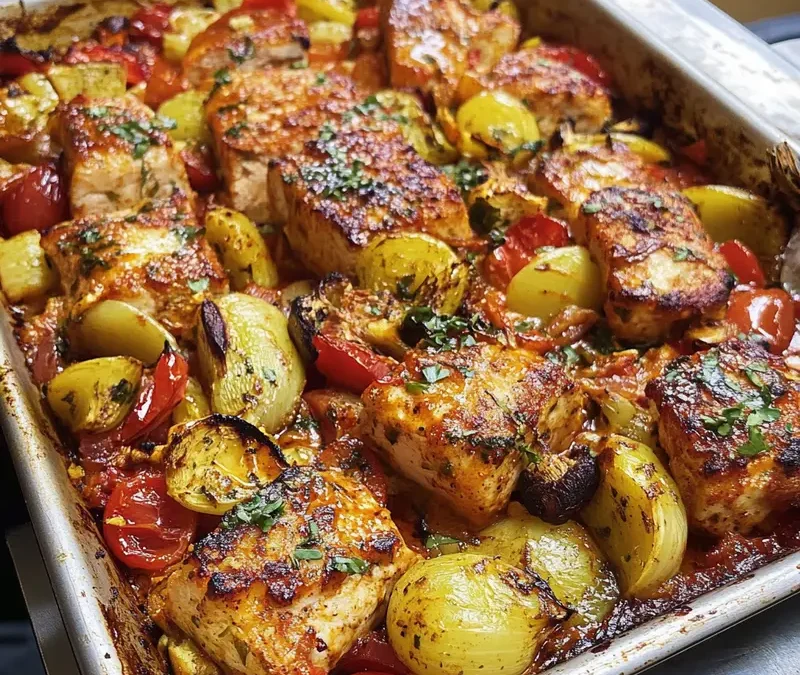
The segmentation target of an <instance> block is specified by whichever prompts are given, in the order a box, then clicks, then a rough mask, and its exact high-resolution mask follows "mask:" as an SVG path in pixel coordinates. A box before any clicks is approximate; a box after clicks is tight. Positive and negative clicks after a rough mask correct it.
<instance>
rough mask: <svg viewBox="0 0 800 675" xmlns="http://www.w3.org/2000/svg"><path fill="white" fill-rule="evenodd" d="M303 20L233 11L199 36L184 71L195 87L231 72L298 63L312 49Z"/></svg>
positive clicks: (278, 13) (276, 13) (279, 13)
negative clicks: (292, 62)
mask: <svg viewBox="0 0 800 675" xmlns="http://www.w3.org/2000/svg"><path fill="white" fill-rule="evenodd" d="M309 44H310V42H309V37H308V28H307V27H306V24H305V22H304V21H302V20H300V19H298V18H295V17H293V16H290V15H289V14H288V13H287V12H284V11H280V10H272V9H266V10H252V9H246V8H240V9H234V10H233V11H230V12H228V13H227V14H224V15H223V16H222V17H221V18H219V19H218V20H217V21H215V22H214V23H212V24H211V25H210V26H209V27H208V28H207V29H206V30H204V31H203V32H202V33H200V35H198V36H197V37H196V38H195V39H194V40H193V41H192V44H191V45H190V46H189V50H188V51H187V52H186V55H185V56H184V57H183V71H184V73H185V74H186V77H187V78H188V79H189V82H191V83H192V84H194V85H199V84H203V83H204V81H206V80H210V79H211V78H214V80H215V83H218V82H216V81H217V80H219V81H223V82H224V80H225V79H227V76H228V75H229V73H228V69H230V70H233V69H236V70H238V71H240V72H244V71H257V70H264V69H265V68H267V67H268V66H270V65H271V64H275V63H286V62H290V61H298V60H300V59H302V58H303V57H304V56H305V52H306V50H307V49H308V47H309Z"/></svg>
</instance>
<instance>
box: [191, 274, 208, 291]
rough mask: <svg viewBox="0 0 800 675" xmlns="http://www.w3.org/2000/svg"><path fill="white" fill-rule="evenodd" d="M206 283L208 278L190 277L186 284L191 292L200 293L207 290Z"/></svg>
mask: <svg viewBox="0 0 800 675" xmlns="http://www.w3.org/2000/svg"><path fill="white" fill-rule="evenodd" d="M208 283H209V281H208V278H207V277H203V278H202V279H191V280H190V281H189V282H188V283H187V284H186V285H187V286H188V287H189V290H190V291H192V293H202V292H203V291H207V290H208Z"/></svg>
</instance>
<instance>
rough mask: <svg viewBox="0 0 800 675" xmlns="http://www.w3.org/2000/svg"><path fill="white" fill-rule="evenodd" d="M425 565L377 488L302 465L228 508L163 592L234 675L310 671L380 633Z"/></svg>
mask: <svg viewBox="0 0 800 675" xmlns="http://www.w3.org/2000/svg"><path fill="white" fill-rule="evenodd" d="M242 509H244V511H242ZM237 513H242V514H245V517H244V518H240V517H238V516H237ZM243 521H246V522H243ZM416 559H417V556H416V554H414V553H413V552H412V551H411V550H410V549H408V548H407V547H406V546H405V544H404V542H403V539H402V537H401V535H400V533H399V532H398V530H397V528H396V527H395V525H394V523H393V522H392V520H391V518H390V516H389V512H388V511H387V510H386V509H384V508H383V507H381V506H379V505H378V503H377V502H376V501H375V498H374V497H373V496H372V494H371V493H370V492H369V490H367V489H366V488H365V487H362V486H361V485H359V484H358V483H356V482H355V481H354V480H353V479H351V478H349V477H348V476H346V475H345V474H344V473H342V472H341V471H338V470H336V469H331V470H328V471H319V472H317V471H314V470H311V469H308V468H300V467H296V468H292V469H287V470H286V471H284V472H283V474H281V476H280V477H279V478H278V479H277V480H276V481H274V482H273V483H271V484H270V485H269V486H268V487H267V488H265V489H264V490H263V491H262V492H261V493H259V494H258V495H257V496H256V497H255V498H254V501H253V502H251V503H249V504H246V505H243V506H239V507H236V509H234V510H233V511H232V512H230V513H229V514H228V515H227V516H226V517H225V519H224V520H223V523H222V525H221V527H219V528H218V529H217V530H215V531H214V532H212V533H211V534H210V535H208V536H207V537H205V538H204V539H202V540H201V541H199V542H198V543H197V544H196V545H195V548H194V551H193V552H192V554H191V555H190V556H189V557H188V558H187V559H186V560H185V561H184V563H183V564H181V565H180V566H179V567H178V568H177V569H176V570H175V571H174V572H173V573H172V574H171V575H170V576H169V578H168V580H167V582H166V584H165V585H164V587H163V588H162V589H160V590H159V593H160V595H161V598H160V599H161V600H163V602H164V606H163V613H164V614H165V615H166V617H167V618H168V619H169V620H170V621H172V622H173V623H174V624H176V625H177V626H178V627H179V628H180V629H181V630H182V631H183V632H184V633H186V634H187V635H188V636H189V637H191V638H192V639H193V640H194V641H195V642H196V643H197V644H198V645H199V646H200V647H201V648H202V649H203V650H204V651H205V652H206V653H208V654H209V656H211V657H212V658H213V659H214V660H215V661H216V662H217V663H219V664H221V665H222V666H224V667H225V668H226V672H231V673H241V674H242V675H245V674H246V675H300V674H306V675H311V674H312V673H321V672H328V671H329V670H330V669H331V668H332V667H333V666H334V665H335V664H336V662H337V661H338V660H339V658H340V657H341V656H342V655H343V654H344V653H345V652H346V651H347V650H348V649H350V647H351V646H352V645H353V644H354V643H355V641H356V640H357V639H358V638H359V637H361V636H363V635H364V634H365V633H366V632H367V631H368V630H369V629H370V628H371V627H372V624H373V623H374V622H375V621H376V620H377V619H378V618H379V616H380V614H381V611H382V609H383V607H384V603H385V601H386V600H387V598H388V596H389V593H390V591H391V589H392V586H393V585H394V582H395V581H396V580H397V579H398V578H399V577H400V575H402V574H403V572H404V571H405V570H406V569H407V568H408V567H410V566H411V564H412V563H414V562H415V561H416Z"/></svg>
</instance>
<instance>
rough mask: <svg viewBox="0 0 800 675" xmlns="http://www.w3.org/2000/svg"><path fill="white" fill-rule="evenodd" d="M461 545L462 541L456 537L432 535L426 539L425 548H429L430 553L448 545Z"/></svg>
mask: <svg viewBox="0 0 800 675" xmlns="http://www.w3.org/2000/svg"><path fill="white" fill-rule="evenodd" d="M460 543H461V540H460V539H456V538H455V537H448V536H447V535H444V534H435V533H432V534H429V535H428V536H427V537H426V538H425V548H427V549H428V550H429V551H430V550H431V549H434V548H440V547H442V546H445V545H447V544H460Z"/></svg>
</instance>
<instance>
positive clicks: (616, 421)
mask: <svg viewBox="0 0 800 675" xmlns="http://www.w3.org/2000/svg"><path fill="white" fill-rule="evenodd" d="M600 409H601V410H602V411H603V415H605V418H606V419H607V420H608V431H609V432H610V433H612V434H619V435H620V436H625V437H627V438H632V439H633V440H635V441H639V442H640V443H644V444H645V445H648V446H650V447H654V446H655V444H656V434H655V420H654V419H653V415H652V414H651V413H650V412H649V411H647V410H645V409H644V408H642V407H641V406H638V405H636V404H635V403H634V402H633V401H630V400H628V399H627V398H625V397H624V396H620V395H619V394H616V393H614V392H611V391H610V392H608V394H607V395H606V396H604V397H603V399H602V400H601V401H600Z"/></svg>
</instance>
